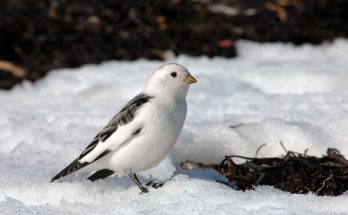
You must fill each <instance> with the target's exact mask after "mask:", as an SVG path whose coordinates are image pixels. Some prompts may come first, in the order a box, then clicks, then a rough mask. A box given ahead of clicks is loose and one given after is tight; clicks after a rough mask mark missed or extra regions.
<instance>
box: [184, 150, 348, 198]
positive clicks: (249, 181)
mask: <svg viewBox="0 0 348 215" xmlns="http://www.w3.org/2000/svg"><path fill="white" fill-rule="evenodd" d="M233 158H242V159H245V160H246V162H245V163H242V164H236V163H235V162H234V161H233V160H232V159H233ZM181 166H182V167H183V168H186V169H191V168H213V169H216V170H217V171H219V172H220V173H221V174H223V175H224V176H225V177H226V178H227V179H228V180H229V181H231V182H234V183H235V185H236V187H237V189H238V190H249V189H253V188H254V187H256V186H258V185H270V186H274V187H276V188H279V189H281V190H283V191H287V192H290V193H300V194H307V193H313V194H316V195H329V196H337V195H341V194H343V193H344V192H345V191H347V190H348V160H346V159H345V158H344V157H343V156H342V155H341V154H340V153H339V151H338V150H336V149H328V150H327V155H325V156H323V157H321V158H318V157H314V156H309V155H306V154H301V153H296V152H291V151H289V152H287V154H286V155H285V156H284V157H279V158H247V157H244V156H237V155H236V156H226V158H225V159H224V160H223V161H222V162H221V164H210V165H204V164H200V163H193V162H185V163H183V164H181Z"/></svg>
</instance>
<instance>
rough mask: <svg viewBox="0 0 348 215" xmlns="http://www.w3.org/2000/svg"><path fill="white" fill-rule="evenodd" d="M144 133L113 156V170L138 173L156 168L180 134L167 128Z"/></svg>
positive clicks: (111, 158) (111, 162)
mask: <svg viewBox="0 0 348 215" xmlns="http://www.w3.org/2000/svg"><path fill="white" fill-rule="evenodd" d="M152 129H153V128H152ZM180 130H181V129H180ZM142 132H144V133H143V134H140V135H139V136H138V137H135V138H134V139H133V140H132V141H130V142H129V143H126V144H125V145H124V146H121V147H120V149H118V150H116V151H115V152H114V153H113V154H112V155H111V157H110V164H109V165H110V168H111V169H112V170H114V171H116V172H123V173H127V172H134V173H136V172H139V171H142V170H146V169H150V168H152V167H154V166H156V165H157V164H158V163H159V162H160V161H161V160H162V159H163V158H165V156H166V155H167V154H168V153H169V151H170V150H171V149H172V147H173V146H174V144H175V142H176V140H177V137H178V134H179V133H180V131H179V132H178V131H175V130H174V129H173V128H169V127H166V126H162V127H159V128H157V130H156V131H153V130H147V129H146V128H144V131H142Z"/></svg>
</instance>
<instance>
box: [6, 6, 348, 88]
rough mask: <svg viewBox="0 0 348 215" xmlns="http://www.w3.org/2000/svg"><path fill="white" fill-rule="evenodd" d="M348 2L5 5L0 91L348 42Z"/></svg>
mask: <svg viewBox="0 0 348 215" xmlns="http://www.w3.org/2000/svg"><path fill="white" fill-rule="evenodd" d="M347 11H348V1H344V0H214V1H213V0H171V1H161V0H155V1H136V0H128V1H121V0H104V1H100V0H88V1H79V0H70V1H68V0H60V1H52V0H2V1H0V32H1V33H0V88H1V89H10V88H12V87H13V86H14V85H15V84H17V83H20V82H21V81H22V80H24V79H27V80H30V81H35V80H38V79H40V78H42V77H43V76H45V74H47V72H48V71H50V70H52V69H57V68H66V67H69V68H71V67H79V66H81V65H83V64H87V63H100V62H102V61H106V60H114V59H118V60H136V59H139V58H146V59H161V60H164V59H166V58H167V56H168V55H172V54H175V55H178V54H185V55H191V56H201V55H205V56H209V57H213V56H223V57H228V58H232V57H235V56H237V55H238V53H237V52H236V49H235V42H236V41H238V40H240V39H247V40H253V41H259V42H276V41H281V42H291V43H294V44H297V45H299V44H303V43H312V44H319V43H322V42H323V41H331V40H333V39H334V38H337V37H347V36H348V13H347Z"/></svg>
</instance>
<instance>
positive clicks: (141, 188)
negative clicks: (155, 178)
mask: <svg viewBox="0 0 348 215" xmlns="http://www.w3.org/2000/svg"><path fill="white" fill-rule="evenodd" d="M139 188H140V190H141V192H140V193H139V195H140V194H143V193H148V192H149V190H148V189H147V188H146V187H139Z"/></svg>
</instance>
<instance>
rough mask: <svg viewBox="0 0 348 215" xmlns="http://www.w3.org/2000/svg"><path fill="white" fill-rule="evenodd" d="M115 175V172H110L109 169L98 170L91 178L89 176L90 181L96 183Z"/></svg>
mask: <svg viewBox="0 0 348 215" xmlns="http://www.w3.org/2000/svg"><path fill="white" fill-rule="evenodd" d="M114 173H115V172H114V171H112V170H109V169H101V170H98V171H96V172H95V173H93V174H92V175H91V176H89V177H88V180H90V181H96V180H99V179H104V178H107V177H109V176H111V175H112V174H114Z"/></svg>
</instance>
